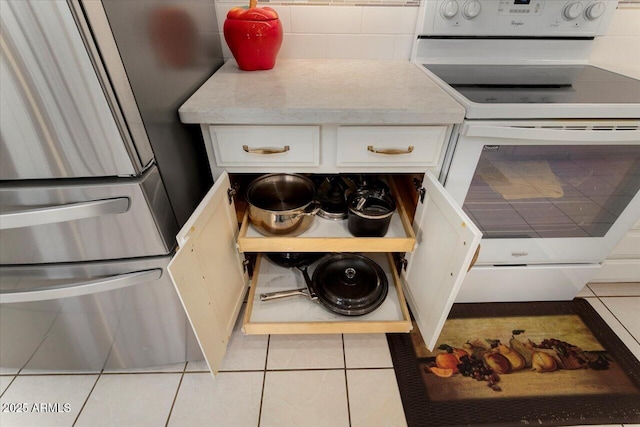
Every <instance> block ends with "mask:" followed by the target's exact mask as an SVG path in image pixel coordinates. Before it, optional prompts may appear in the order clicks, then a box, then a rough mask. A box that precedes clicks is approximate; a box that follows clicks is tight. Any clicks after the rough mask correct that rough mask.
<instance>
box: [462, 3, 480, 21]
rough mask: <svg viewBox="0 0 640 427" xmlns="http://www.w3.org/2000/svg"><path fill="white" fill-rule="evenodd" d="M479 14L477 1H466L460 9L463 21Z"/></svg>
mask: <svg viewBox="0 0 640 427" xmlns="http://www.w3.org/2000/svg"><path fill="white" fill-rule="evenodd" d="M479 14H480V2H479V1H478V0H468V1H467V2H466V3H465V4H464V6H463V7H462V16H463V17H464V19H473V18H475V17H476V16H478V15H479Z"/></svg>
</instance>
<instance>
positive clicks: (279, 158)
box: [209, 126, 320, 167]
mask: <svg viewBox="0 0 640 427" xmlns="http://www.w3.org/2000/svg"><path fill="white" fill-rule="evenodd" d="M209 134H210V136H211V142H212V145H213V151H214V155H215V159H216V164H217V165H218V166H256V167H264V166H265V165H268V166H318V165H319V164H320V127H319V126H209Z"/></svg>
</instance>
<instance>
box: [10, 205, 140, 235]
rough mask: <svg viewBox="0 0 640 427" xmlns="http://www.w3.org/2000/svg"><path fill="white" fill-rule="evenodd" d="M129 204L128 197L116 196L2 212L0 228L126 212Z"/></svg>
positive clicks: (29, 225)
mask: <svg viewBox="0 0 640 427" xmlns="http://www.w3.org/2000/svg"><path fill="white" fill-rule="evenodd" d="M130 205H131V203H130V200H129V198H128V197H117V198H114V199H103V200H92V201H90V202H79V203H68V204H64V205H58V206H48V207H45V208H37V209H28V210H23V211H16V212H9V213H3V214H1V215H0V230H8V229H11V228H21V227H32V226H34V225H44V224H54V223H58V222H66V221H75V220H79V219H84V218H92V217H96V216H103V215H111V214H119V213H124V212H127V211H128V210H129V206H130Z"/></svg>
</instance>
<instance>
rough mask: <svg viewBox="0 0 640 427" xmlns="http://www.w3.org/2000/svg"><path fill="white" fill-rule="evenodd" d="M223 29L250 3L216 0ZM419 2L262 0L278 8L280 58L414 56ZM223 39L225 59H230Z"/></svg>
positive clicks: (261, 3) (405, 0) (266, 4)
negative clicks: (231, 13) (228, 19)
mask: <svg viewBox="0 0 640 427" xmlns="http://www.w3.org/2000/svg"><path fill="white" fill-rule="evenodd" d="M215 3H216V12H217V17H218V28H220V31H222V28H223V25H224V20H225V18H226V16H227V12H228V11H229V9H231V8H232V7H236V6H245V5H247V4H248V0H247V1H245V2H238V1H234V0H216V1H215ZM419 3H420V2H419V1H418V0H415V1H409V0H357V1H355V0H302V1H296V0H287V1H284V0H259V6H269V7H272V8H273V9H275V10H276V12H278V15H279V16H280V21H281V22H282V27H283V30H284V41H283V43H282V48H281V49H280V52H279V54H278V58H298V59H314V58H342V59H346V58H351V59H409V57H410V56H411V47H412V42H413V34H414V33H415V29H416V22H417V18H418V10H419V8H418V7H417V6H418V5H419ZM222 40H223V43H222V45H223V54H224V57H225V59H227V58H230V57H231V52H230V51H229V49H228V47H227V45H226V43H225V42H224V37H222Z"/></svg>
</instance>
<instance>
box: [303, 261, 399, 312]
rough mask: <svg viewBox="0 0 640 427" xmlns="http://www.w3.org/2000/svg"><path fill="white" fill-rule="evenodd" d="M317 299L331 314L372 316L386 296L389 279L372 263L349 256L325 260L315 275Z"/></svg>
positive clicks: (314, 283) (314, 282)
mask: <svg viewBox="0 0 640 427" xmlns="http://www.w3.org/2000/svg"><path fill="white" fill-rule="evenodd" d="M313 285H314V288H315V291H316V293H317V295H318V299H320V301H321V302H322V303H323V304H324V305H325V306H327V307H328V308H329V309H330V310H332V311H334V312H336V313H340V314H346V315H361V314H366V313H369V312H371V311H373V310H375V309H376V308H377V307H378V306H380V305H381V304H382V303H383V302H384V299H385V298H386V296H387V292H388V288H389V285H388V282H387V276H386V274H385V273H384V271H383V270H382V268H380V266H379V265H378V264H376V263H375V262H374V261H372V260H371V259H369V258H367V257H365V256H362V255H358V254H348V253H338V254H332V255H329V256H327V257H325V258H323V259H322V260H321V262H320V264H319V265H318V266H317V267H316V269H315V271H314V272H313Z"/></svg>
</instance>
